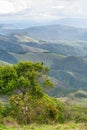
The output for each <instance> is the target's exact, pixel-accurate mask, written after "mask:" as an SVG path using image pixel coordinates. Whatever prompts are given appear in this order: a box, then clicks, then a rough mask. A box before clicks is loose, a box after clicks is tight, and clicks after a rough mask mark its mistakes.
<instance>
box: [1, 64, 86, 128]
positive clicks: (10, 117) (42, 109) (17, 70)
mask: <svg viewBox="0 0 87 130" xmlns="http://www.w3.org/2000/svg"><path fill="white" fill-rule="evenodd" d="M48 71H49V69H48V68H47V67H45V66H44V65H43V64H41V63H39V62H37V63H32V62H20V63H18V64H16V65H6V66H2V65H1V66H0V94H1V97H2V96H3V95H5V96H6V100H7V101H5V102H2V103H0V124H1V126H0V127H1V128H2V127H3V129H5V126H9V125H10V126H11V125H12V126H15V127H16V126H17V125H18V124H19V125H28V124H30V123H36V124H37V123H38V124H57V123H65V122H69V121H72V122H76V123H86V122H87V109H85V108H83V107H80V106H76V105H70V104H68V102H65V103H64V102H62V101H59V100H57V99H56V98H53V97H50V96H48V95H47V94H45V89H50V87H53V83H52V82H51V81H50V80H49V78H48V76H47V75H46V74H47V72H48ZM3 125H4V126H3ZM23 127H24V126H23ZM26 127H27V126H26ZM28 127H29V126H28ZM47 127H48V129H50V128H51V126H47ZM57 127H61V126H57ZM36 128H37V129H42V130H43V128H41V126H40V128H38V127H36ZM36 128H35V127H34V129H36ZM67 128H68V127H67ZM25 129H26V128H25ZM29 129H31V128H30V127H29ZM54 130H55V127H54Z"/></svg>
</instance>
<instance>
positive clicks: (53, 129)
mask: <svg viewBox="0 0 87 130" xmlns="http://www.w3.org/2000/svg"><path fill="white" fill-rule="evenodd" d="M0 130H87V124H86V123H80V124H76V123H74V122H68V123H65V124H56V125H43V124H42V125H38V124H31V125H27V126H18V125H17V126H0Z"/></svg>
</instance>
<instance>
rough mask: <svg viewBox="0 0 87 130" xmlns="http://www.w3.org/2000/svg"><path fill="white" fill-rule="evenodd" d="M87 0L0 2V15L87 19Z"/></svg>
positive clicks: (5, 0)
mask: <svg viewBox="0 0 87 130" xmlns="http://www.w3.org/2000/svg"><path fill="white" fill-rule="evenodd" d="M86 5H87V0H43V1H42V0H36V1H35V0H0V15H2V16H3V17H6V16H7V17H8V18H13V17H14V16H15V18H16V17H19V18H21V19H22V18H33V19H59V18H65V17H66V18H67V17H68V18H75V17H79V18H87V13H86V12H87V7H86Z"/></svg>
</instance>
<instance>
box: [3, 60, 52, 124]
mask: <svg viewBox="0 0 87 130" xmlns="http://www.w3.org/2000/svg"><path fill="white" fill-rule="evenodd" d="M48 70H49V69H48V68H47V67H44V66H43V64H41V63H39V62H37V63H32V62H20V63H18V64H16V65H11V66H10V65H9V66H2V67H0V94H4V95H9V96H10V104H12V105H13V106H14V107H17V109H20V111H21V112H22V113H23V115H24V117H25V119H26V122H27V123H29V122H30V120H31V119H30V118H31V116H30V115H29V111H30V110H31V109H32V106H31V105H30V103H31V102H33V99H36V98H37V99H40V98H42V97H43V95H44V93H43V91H42V87H43V86H44V87H45V86H53V83H51V82H50V80H49V79H48V77H47V76H46V74H47V72H48ZM31 104H32V103H31Z"/></svg>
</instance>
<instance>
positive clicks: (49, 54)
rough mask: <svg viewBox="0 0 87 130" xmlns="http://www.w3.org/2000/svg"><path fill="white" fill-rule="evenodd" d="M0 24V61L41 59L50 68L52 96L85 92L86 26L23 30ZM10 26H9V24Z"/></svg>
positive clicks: (42, 27)
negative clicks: (83, 27)
mask: <svg viewBox="0 0 87 130" xmlns="http://www.w3.org/2000/svg"><path fill="white" fill-rule="evenodd" d="M4 26H5V25H0V28H1V30H0V34H1V35H0V63H1V64H6V63H7V64H8V63H9V64H14V63H17V62H18V61H34V62H36V61H40V62H41V63H42V62H43V63H44V65H45V66H48V67H49V68H50V72H49V74H48V75H49V77H50V78H51V80H52V81H53V82H54V84H55V87H54V88H52V89H50V91H49V90H46V91H47V92H48V93H49V94H50V95H52V96H56V97H59V96H65V95H67V94H69V93H71V92H76V91H78V90H83V91H87V29H82V28H75V27H70V26H64V25H46V26H37V27H30V28H26V29H16V28H15V29H14V28H10V29H9V28H8V27H6V28H4V31H3V27H4ZM11 26H12V25H11Z"/></svg>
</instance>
